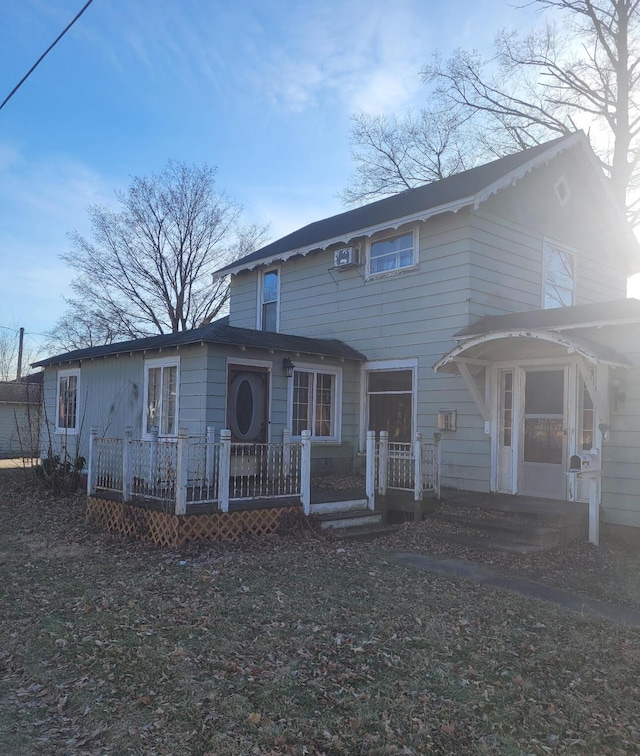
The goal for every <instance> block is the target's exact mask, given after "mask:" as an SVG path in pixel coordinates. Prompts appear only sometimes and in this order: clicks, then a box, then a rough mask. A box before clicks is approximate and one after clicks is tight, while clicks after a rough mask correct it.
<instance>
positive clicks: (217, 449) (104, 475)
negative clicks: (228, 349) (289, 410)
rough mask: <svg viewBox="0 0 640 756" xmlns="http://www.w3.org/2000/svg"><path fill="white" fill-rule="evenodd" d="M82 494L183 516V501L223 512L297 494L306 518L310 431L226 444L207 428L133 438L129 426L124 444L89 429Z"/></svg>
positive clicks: (227, 435)
mask: <svg viewBox="0 0 640 756" xmlns="http://www.w3.org/2000/svg"><path fill="white" fill-rule="evenodd" d="M87 477H88V479H87V492H88V493H89V495H95V494H96V493H98V492H99V491H105V492H111V493H117V494H120V495H122V499H123V501H131V500H132V499H133V498H134V497H140V498H144V499H147V500H151V501H157V502H161V503H165V504H167V505H170V506H171V507H172V508H173V509H175V513H176V514H186V511H187V503H189V504H214V505H216V506H217V508H218V509H219V510H220V511H222V512H227V511H229V502H230V501H236V500H242V499H277V498H284V497H297V498H299V499H300V502H301V504H302V506H303V509H304V512H305V514H309V512H310V510H311V499H310V497H311V491H310V480H311V434H310V432H309V431H303V432H302V439H301V441H291V434H290V432H289V431H288V430H286V429H285V431H284V433H283V441H282V443H280V444H278V443H268V444H232V443H231V431H229V430H222V431H220V439H219V441H216V439H215V432H214V429H213V428H208V429H207V437H206V438H205V439H203V438H201V437H200V438H193V437H192V438H190V437H189V436H188V434H187V432H186V431H185V430H184V429H181V430H180V431H179V433H178V438H177V440H171V441H166V440H164V439H159V438H158V432H157V429H154V431H153V432H152V437H151V439H150V440H143V441H140V440H134V439H133V437H132V430H131V428H126V429H125V436H124V438H123V439H116V438H100V437H99V436H98V433H97V431H96V430H95V429H91V433H90V440H89V457H88V476H87Z"/></svg>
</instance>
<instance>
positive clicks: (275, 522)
mask: <svg viewBox="0 0 640 756" xmlns="http://www.w3.org/2000/svg"><path fill="white" fill-rule="evenodd" d="M299 511H301V508H300V506H293V507H292V506H291V505H287V506H283V507H270V508H268V509H246V510H243V511H241V512H213V513H210V514H193V515H175V514H171V513H168V512H157V511H154V510H151V509H143V508H142V507H136V506H132V505H131V504H123V503H121V502H118V501H109V500H108V499H97V498H94V497H92V496H90V497H89V498H88V499H87V522H88V523H89V524H91V525H96V526H98V527H101V528H104V529H105V530H107V531H109V532H110V533H120V534H121V535H124V536H127V537H128V538H135V539H138V540H145V541H151V542H152V543H153V544H154V545H156V546H168V547H170V548H177V547H179V546H182V545H183V544H185V543H192V542H194V541H237V540H238V539H239V538H240V537H241V536H242V535H251V536H256V537H260V536H266V535H269V534H270V533H275V532H276V531H277V530H278V527H279V525H280V520H281V518H282V516H283V515H284V514H287V513H292V512H299Z"/></svg>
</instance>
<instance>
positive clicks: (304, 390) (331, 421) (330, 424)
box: [291, 370, 339, 441]
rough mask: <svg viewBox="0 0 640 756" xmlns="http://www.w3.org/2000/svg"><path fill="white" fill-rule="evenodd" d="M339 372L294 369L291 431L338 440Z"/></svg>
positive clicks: (293, 433) (295, 434)
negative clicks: (305, 431) (304, 431)
mask: <svg viewBox="0 0 640 756" xmlns="http://www.w3.org/2000/svg"><path fill="white" fill-rule="evenodd" d="M338 379H339V373H337V372H326V371H320V370H294V371H293V378H292V379H291V380H292V382H293V393H292V404H291V432H292V435H293V436H301V435H302V431H303V430H309V431H311V437H312V438H316V439H323V440H325V441H337V440H338V436H339V432H338V416H339V409H338V398H339V397H338V391H339V388H338Z"/></svg>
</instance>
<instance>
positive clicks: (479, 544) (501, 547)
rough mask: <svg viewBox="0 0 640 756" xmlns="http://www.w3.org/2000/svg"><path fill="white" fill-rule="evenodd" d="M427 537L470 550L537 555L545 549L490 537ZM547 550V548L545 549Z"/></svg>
mask: <svg viewBox="0 0 640 756" xmlns="http://www.w3.org/2000/svg"><path fill="white" fill-rule="evenodd" d="M429 537H430V538H433V539H435V540H439V541H446V542H447V543H459V544H460V545H462V546H468V547H469V548H472V549H484V550H488V551H498V552H501V553H510V554H521V555H523V556H526V555H527V554H539V553H540V552H542V551H545V547H544V546H541V545H539V544H532V543H520V542H518V541H515V540H514V541H511V540H502V541H501V540H498V539H497V538H493V537H491V536H480V535H478V536H472V535H464V534H462V533H429ZM546 548H549V547H546Z"/></svg>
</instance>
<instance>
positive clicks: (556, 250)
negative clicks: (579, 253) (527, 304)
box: [542, 239, 576, 310]
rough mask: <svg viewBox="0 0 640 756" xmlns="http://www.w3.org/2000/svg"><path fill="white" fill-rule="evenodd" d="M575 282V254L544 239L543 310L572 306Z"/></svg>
mask: <svg viewBox="0 0 640 756" xmlns="http://www.w3.org/2000/svg"><path fill="white" fill-rule="evenodd" d="M575 280H576V256H575V254H574V253H573V252H572V251H571V250H569V249H567V248H566V247H563V246H561V245H559V244H557V243H556V242H552V241H550V240H548V239H545V242H544V285H543V298H542V307H543V309H545V310H549V309H551V308H553V307H569V306H570V305H572V304H574V298H575Z"/></svg>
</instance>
